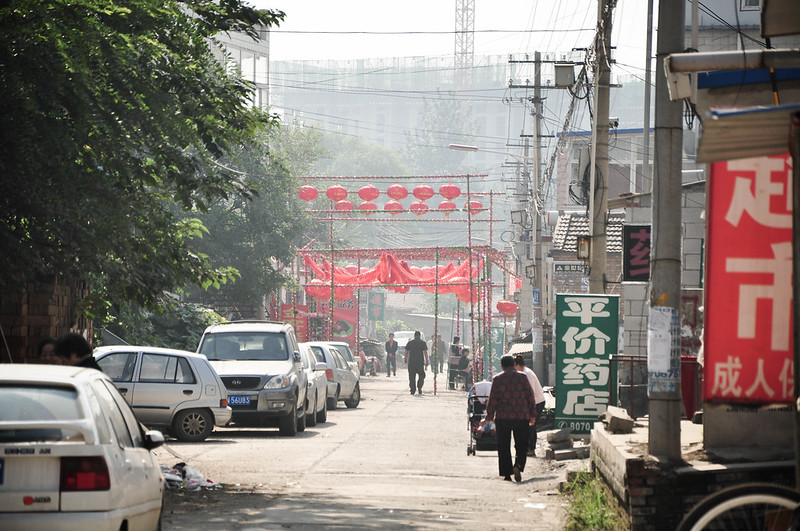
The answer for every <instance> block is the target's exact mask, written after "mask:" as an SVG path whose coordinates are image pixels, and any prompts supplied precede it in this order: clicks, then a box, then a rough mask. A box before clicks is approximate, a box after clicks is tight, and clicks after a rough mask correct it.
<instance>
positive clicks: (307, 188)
mask: <svg viewBox="0 0 800 531" xmlns="http://www.w3.org/2000/svg"><path fill="white" fill-rule="evenodd" d="M297 195H298V196H299V197H300V199H302V200H303V201H311V200H312V199H316V198H317V196H318V195H319V190H317V189H316V188H315V187H313V186H311V185H310V184H306V185H303V186H301V187H300V189H299V190H298V191H297Z"/></svg>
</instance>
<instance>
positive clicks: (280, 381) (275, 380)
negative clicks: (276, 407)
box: [264, 374, 291, 389]
mask: <svg viewBox="0 0 800 531" xmlns="http://www.w3.org/2000/svg"><path fill="white" fill-rule="evenodd" d="M290 385H291V381H290V380H289V377H288V376H287V375H285V374H280V375H278V376H273V377H272V378H270V379H269V380H268V381H267V383H266V384H265V385H264V389H286V388H287V387H289V386H290Z"/></svg>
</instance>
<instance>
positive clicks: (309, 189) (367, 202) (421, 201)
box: [297, 183, 486, 216]
mask: <svg viewBox="0 0 800 531" xmlns="http://www.w3.org/2000/svg"><path fill="white" fill-rule="evenodd" d="M319 192H320V191H319V190H318V189H317V188H316V187H315V186H312V185H310V184H306V185H303V186H301V187H300V188H299V189H298V192H297V195H298V197H299V198H300V199H302V200H304V201H313V200H314V199H316V198H317V197H319ZM348 194H349V192H348V191H347V189H346V188H345V187H344V186H342V185H339V184H334V185H332V186H329V187H328V188H327V189H326V190H325V196H326V197H327V198H328V199H330V200H331V201H333V202H334V209H335V210H336V211H339V212H352V211H353V210H355V206H354V205H353V203H352V202H350V201H348V200H347V196H348ZM380 195H381V191H380V190H379V189H378V188H377V187H376V186H374V185H371V184H368V185H364V186H362V187H361V188H359V190H358V197H360V198H361V199H362V200H363V202H362V203H361V204H360V205H359V206H358V210H359V211H361V212H362V213H364V214H366V215H370V214H372V213H373V212H377V210H378V205H377V204H375V203H374V200H375V199H377V198H378V197H380ZM386 195H387V196H389V197H390V198H391V199H392V200H391V201H387V202H386V204H385V205H384V206H383V210H384V211H385V212H388V213H390V214H392V215H396V214H399V213H401V212H404V211H405V207H403V205H402V204H401V203H400V199H405V198H406V197H408V195H409V194H408V189H407V188H406V187H405V186H403V185H402V184H400V183H395V184H393V185H391V186H390V187H389V188H388V189H387V190H386ZM413 195H414V197H416V198H417V199H418V201H414V202H413V203H411V205H410V206H409V209H408V210H409V211H410V212H413V213H414V214H416V215H417V216H422V215H424V214H427V213H428V212H429V211H430V207H429V206H428V205H427V203H425V201H426V200H428V199H430V198H431V197H433V196H434V195H436V192H435V191H434V189H433V187H431V186H429V185H427V184H421V185H419V186H417V187H415V188H414V190H413ZM439 195H441V196H442V197H444V198H445V200H444V201H441V202H440V203H439V208H438V210H439V211H442V212H444V215H445V216H449V215H450V214H451V213H452V212H455V211H456V210H458V207H457V206H456V204H455V203H454V202H453V199H455V198H457V197H458V196H460V195H461V188H459V187H458V186H457V185H455V184H452V183H447V184H443V185H441V186H440V187H439ZM462 210H463V211H465V212H466V211H467V210H469V212H470V214H472V215H475V214H478V213H480V212H482V211H484V210H486V209H485V207H484V206H483V203H481V202H480V201H477V200H474V199H473V200H469V201H467V202H466V203H464V207H463V209H462Z"/></svg>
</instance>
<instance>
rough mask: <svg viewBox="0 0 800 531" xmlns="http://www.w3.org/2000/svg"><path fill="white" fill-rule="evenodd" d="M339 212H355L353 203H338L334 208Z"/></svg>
mask: <svg viewBox="0 0 800 531" xmlns="http://www.w3.org/2000/svg"><path fill="white" fill-rule="evenodd" d="M333 208H335V209H336V210H338V211H339V212H350V211H352V210H353V203H351V202H350V201H336V204H335V205H334V206H333Z"/></svg>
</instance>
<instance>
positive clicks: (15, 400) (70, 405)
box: [0, 385, 84, 442]
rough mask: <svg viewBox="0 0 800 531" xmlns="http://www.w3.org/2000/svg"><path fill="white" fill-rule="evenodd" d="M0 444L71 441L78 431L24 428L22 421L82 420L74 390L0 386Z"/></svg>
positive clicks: (67, 388)
mask: <svg viewBox="0 0 800 531" xmlns="http://www.w3.org/2000/svg"><path fill="white" fill-rule="evenodd" d="M0 404H3V407H2V408H0V442H33V441H61V440H65V439H74V438H76V437H77V436H78V435H79V432H78V430H72V429H68V428H63V429H62V428H61V427H59V428H27V427H25V426H23V425H21V424H20V423H21V422H37V421H41V422H56V421H58V422H62V423H69V422H70V421H75V420H82V419H83V418H84V415H83V412H82V410H81V407H80V403H79V402H78V392H77V391H76V390H75V389H74V388H73V387H59V386H48V387H37V386H32V385H0Z"/></svg>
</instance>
